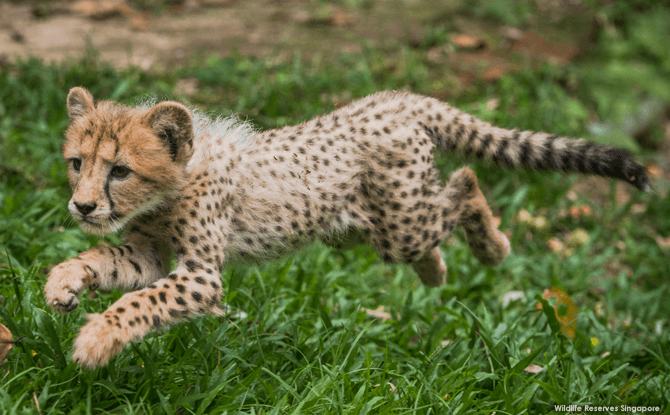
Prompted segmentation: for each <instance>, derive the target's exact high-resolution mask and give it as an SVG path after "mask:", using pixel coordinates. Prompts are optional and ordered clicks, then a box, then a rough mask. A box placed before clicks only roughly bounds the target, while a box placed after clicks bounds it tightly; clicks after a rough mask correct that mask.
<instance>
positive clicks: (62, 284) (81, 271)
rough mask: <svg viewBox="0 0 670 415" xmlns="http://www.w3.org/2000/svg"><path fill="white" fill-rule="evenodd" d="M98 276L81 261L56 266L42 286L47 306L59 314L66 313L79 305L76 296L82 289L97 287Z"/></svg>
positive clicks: (75, 260) (66, 262)
mask: <svg viewBox="0 0 670 415" xmlns="http://www.w3.org/2000/svg"><path fill="white" fill-rule="evenodd" d="M97 278H98V274H97V273H96V272H95V271H93V269H91V267H89V266H88V265H86V264H85V263H83V262H82V261H81V260H78V259H72V260H69V261H65V262H63V263H62V264H59V265H56V266H55V267H54V268H53V269H52V270H51V272H50V273H49V279H48V280H47V283H46V285H45V286H44V295H45V297H46V300H47V304H48V305H49V306H50V307H51V308H53V309H54V310H56V311H58V312H60V313H67V312H70V311H72V310H74V309H75V308H77V306H78V305H79V299H78V298H77V296H78V295H79V294H80V293H81V291H82V289H84V288H85V287H89V288H91V289H95V288H97V287H98V284H97V282H95V280H96V279H97Z"/></svg>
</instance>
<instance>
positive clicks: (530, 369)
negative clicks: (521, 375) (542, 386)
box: [524, 363, 542, 373]
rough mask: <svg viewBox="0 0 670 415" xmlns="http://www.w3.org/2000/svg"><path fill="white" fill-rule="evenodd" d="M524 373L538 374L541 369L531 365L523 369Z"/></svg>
mask: <svg viewBox="0 0 670 415" xmlns="http://www.w3.org/2000/svg"><path fill="white" fill-rule="evenodd" d="M524 371H525V372H528V373H540V372H541V371H542V367H541V366H538V365H534V364H532V363H531V364H530V365H528V366H527V367H526V368H525V369H524Z"/></svg>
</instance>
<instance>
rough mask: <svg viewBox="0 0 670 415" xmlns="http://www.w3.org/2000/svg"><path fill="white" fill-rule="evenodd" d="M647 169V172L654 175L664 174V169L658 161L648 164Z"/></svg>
mask: <svg viewBox="0 0 670 415" xmlns="http://www.w3.org/2000/svg"><path fill="white" fill-rule="evenodd" d="M646 169H647V173H648V174H649V175H650V176H652V177H653V176H662V175H663V170H661V168H660V167H658V164H656V163H649V164H647V166H646Z"/></svg>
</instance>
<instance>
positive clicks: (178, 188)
mask: <svg viewBox="0 0 670 415" xmlns="http://www.w3.org/2000/svg"><path fill="white" fill-rule="evenodd" d="M67 110H68V113H69V116H70V124H69V127H68V129H67V131H66V132H65V143H64V145H63V155H64V156H65V159H66V160H67V162H68V164H69V173H68V174H69V179H70V184H71V186H72V190H73V195H72V198H71V199H70V202H69V204H68V208H69V211H70V213H71V214H72V216H73V217H74V218H75V219H76V220H77V221H78V222H79V224H80V226H81V228H82V229H83V230H84V231H85V232H89V233H92V234H96V235H103V234H106V233H109V232H115V231H117V230H120V229H124V230H125V245H122V246H119V247H116V248H108V247H102V246H98V247H94V248H92V249H89V250H88V251H86V252H83V253H82V254H80V255H79V256H78V257H76V258H74V259H71V260H68V261H66V262H63V263H62V264H60V265H58V266H56V267H54V268H53V269H52V270H51V273H50V274H49V279H48V281H47V283H46V287H45V295H46V299H47V301H48V304H49V305H50V306H51V307H53V308H54V309H55V310H57V311H60V312H68V311H72V310H74V309H75V308H76V307H77V305H78V304H79V300H78V299H77V296H78V295H79V294H81V292H82V290H83V289H85V288H88V289H91V290H93V289H96V288H98V287H100V288H105V289H113V288H120V289H125V290H128V291H131V292H129V293H127V294H125V295H124V296H123V297H121V298H120V299H119V300H118V301H117V302H115V303H114V304H112V306H111V307H109V309H107V310H106V311H105V312H104V313H102V314H91V315H89V321H88V323H87V324H86V325H85V326H84V327H83V328H82V329H81V332H80V333H79V336H78V337H77V339H76V341H75V343H74V354H73V356H72V358H73V359H74V360H75V361H77V362H78V363H79V365H81V366H84V367H89V368H90V367H96V366H101V365H105V364H107V363H108V361H109V359H110V358H111V357H112V356H114V355H115V354H116V353H118V352H119V351H120V350H121V349H122V348H123V347H124V345H126V344H127V343H129V342H131V341H133V340H137V339H140V338H142V337H143V336H144V335H145V334H146V333H148V332H149V331H150V330H152V329H154V328H157V327H161V326H165V325H168V324H170V323H173V322H176V321H179V320H184V319H188V318H193V317H195V316H198V315H204V314H221V313H222V296H223V292H222V289H221V271H222V267H223V265H224V264H225V263H228V262H233V261H239V260H244V259H257V260H259V259H260V260H263V259H266V258H273V257H277V256H280V255H284V254H286V253H288V252H290V251H293V250H295V249H297V248H298V247H300V246H302V245H305V244H307V243H309V242H311V241H314V240H317V239H325V240H326V241H331V240H332V239H333V236H335V237H337V236H340V237H341V238H344V239H347V238H348V237H351V238H354V237H356V236H357V235H360V236H363V239H364V240H366V241H367V242H369V243H370V244H372V246H373V247H374V249H375V251H376V252H377V254H378V255H379V257H380V258H382V259H383V260H384V261H385V262H404V263H408V264H411V265H412V266H413V268H414V270H415V271H416V273H417V274H418V276H419V278H420V279H421V281H422V282H423V283H424V284H426V285H428V286H438V285H440V284H442V283H444V281H445V276H446V271H447V268H446V266H445V264H444V261H443V260H442V256H441V254H440V249H439V246H440V243H441V242H442V241H443V240H444V239H445V238H447V236H449V234H450V233H451V232H452V231H453V230H454V228H455V227H456V226H459V225H460V226H463V227H464V228H465V233H466V236H467V240H468V244H469V246H470V249H471V250H472V252H473V254H474V255H475V256H476V257H477V258H478V259H479V260H480V261H481V262H482V263H483V264H485V265H496V264H499V263H500V262H501V261H502V260H503V259H504V258H505V257H506V256H507V254H508V253H509V250H510V246H509V242H508V240H507V238H506V237H505V235H504V234H502V233H501V232H500V231H499V230H498V229H496V224H495V222H494V220H493V217H492V216H491V210H490V209H489V207H488V205H487V203H486V200H485V199H484V196H483V195H482V193H481V191H480V190H479V187H478V185H477V178H476V177H475V174H474V173H473V171H472V170H470V169H468V168H462V169H460V170H458V171H456V172H455V173H453V174H452V175H451V178H450V179H449V181H448V183H447V184H446V185H445V186H441V185H440V183H439V181H438V175H437V170H436V167H435V164H434V161H433V157H434V150H435V148H437V149H439V150H441V151H444V152H460V153H464V154H466V155H468V154H469V155H471V156H474V157H476V158H484V159H489V160H492V161H493V162H495V163H498V164H500V165H503V166H521V167H526V168H530V169H538V170H545V169H558V170H564V171H577V172H582V173H591V174H598V175H602V176H608V177H614V178H617V179H621V180H624V181H627V182H628V183H631V184H633V185H634V186H636V187H638V188H639V189H642V190H644V189H646V188H647V187H648V185H649V180H648V178H647V176H646V174H645V170H644V168H643V167H641V166H640V165H638V164H637V163H636V162H635V161H634V160H633V158H632V157H631V155H630V154H629V153H628V152H626V151H624V150H620V149H618V148H614V147H605V146H601V145H597V144H594V143H592V142H589V141H584V140H577V139H573V138H565V137H559V136H556V135H550V134H545V133H534V132H529V131H516V130H512V131H509V130H504V129H501V128H496V127H493V126H491V125H490V124H487V123H485V122H482V121H480V120H478V119H476V118H474V117H473V116H471V115H468V114H465V113H463V112H461V111H459V110H457V109H455V108H453V107H450V106H449V105H447V104H445V103H444V102H440V101H438V100H436V99H433V98H428V97H424V96H419V95H413V94H408V93H398V92H384V93H378V94H375V95H372V96H369V97H367V98H364V99H361V100H359V101H356V102H353V103H351V104H350V105H348V106H346V107H344V108H340V109H338V110H337V111H335V112H333V113H331V114H329V115H325V116H322V117H318V118H316V119H313V120H311V121H308V122H304V123H302V124H300V125H297V126H291V127H284V128H281V129H277V130H271V131H266V132H262V133H257V132H255V131H253V130H252V129H251V128H250V127H249V126H247V125H245V124H240V123H238V122H236V121H233V120H231V119H210V118H208V117H206V116H204V115H203V114H201V113H199V112H197V111H193V110H190V109H188V108H186V107H185V106H183V105H181V104H179V103H177V102H161V103H159V104H157V105H153V106H151V105H141V106H138V107H134V108H131V107H126V106H123V105H119V104H116V103H113V102H109V101H97V102H96V101H95V100H94V99H93V96H92V95H91V94H90V93H89V92H88V91H87V90H85V89H83V88H73V89H72V90H71V91H70V93H69V95H68V97H67ZM173 257H174V258H175V259H176V264H177V266H176V268H175V269H174V270H172V271H171V272H170V270H169V269H168V266H169V264H170V263H171V259H172V258H173Z"/></svg>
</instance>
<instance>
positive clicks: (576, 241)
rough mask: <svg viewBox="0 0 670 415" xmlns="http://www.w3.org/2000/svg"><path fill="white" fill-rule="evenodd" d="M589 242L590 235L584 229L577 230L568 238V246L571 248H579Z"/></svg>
mask: <svg viewBox="0 0 670 415" xmlns="http://www.w3.org/2000/svg"><path fill="white" fill-rule="evenodd" d="M588 242H589V233H588V232H586V231H585V230H584V229H582V228H578V229H575V230H574V231H572V232H571V233H570V236H569V237H568V242H567V245H568V246H569V247H571V248H579V247H581V246H584V245H586V244H587V243H588Z"/></svg>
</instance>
